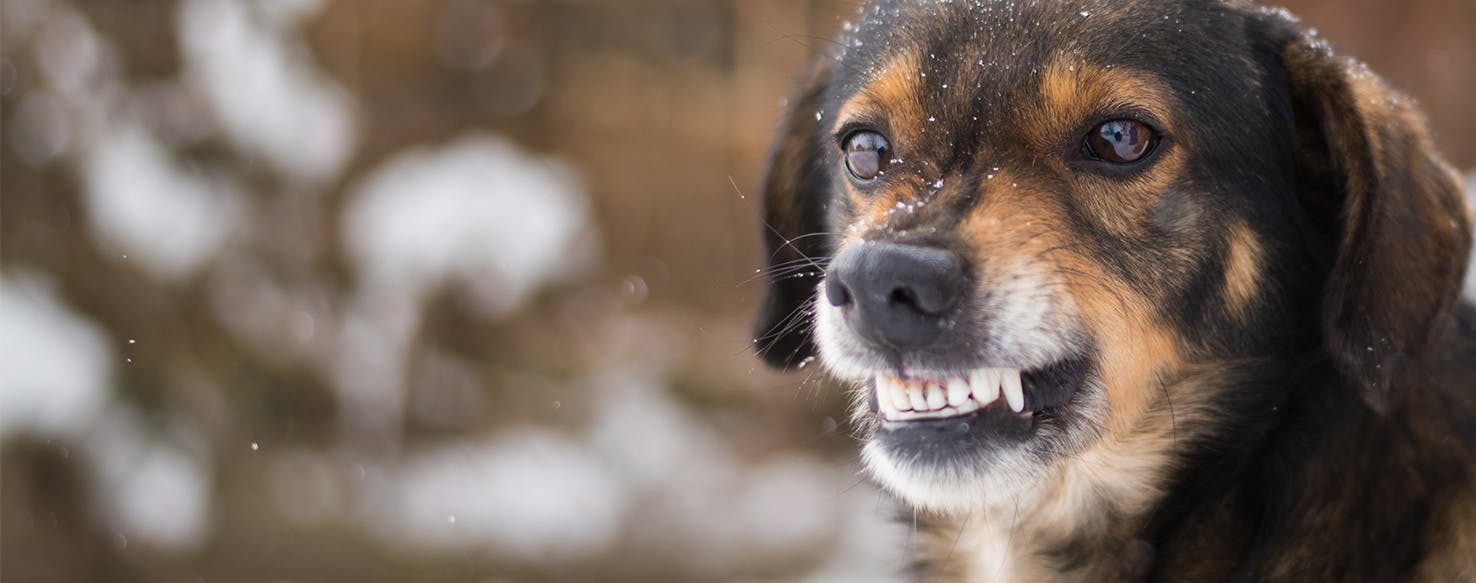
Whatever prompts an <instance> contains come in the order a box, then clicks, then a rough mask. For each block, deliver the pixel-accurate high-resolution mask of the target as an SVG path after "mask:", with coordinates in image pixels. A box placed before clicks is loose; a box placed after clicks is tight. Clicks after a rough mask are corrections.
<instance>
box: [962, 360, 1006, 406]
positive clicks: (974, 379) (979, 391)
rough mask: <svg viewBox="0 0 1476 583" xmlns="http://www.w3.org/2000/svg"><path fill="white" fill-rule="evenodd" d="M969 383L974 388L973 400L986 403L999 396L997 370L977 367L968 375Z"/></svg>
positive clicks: (982, 403)
mask: <svg viewBox="0 0 1476 583" xmlns="http://www.w3.org/2000/svg"><path fill="white" fill-rule="evenodd" d="M969 384H970V385H971V386H973V388H974V400H975V401H978V402H979V404H981V405H988V404H990V403H993V402H994V401H995V400H996V399H998V398H999V370H998V369H993V368H984V369H979V370H976V371H974V372H973V374H971V375H970V379H969Z"/></svg>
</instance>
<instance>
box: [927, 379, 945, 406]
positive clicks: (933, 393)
mask: <svg viewBox="0 0 1476 583" xmlns="http://www.w3.org/2000/svg"><path fill="white" fill-rule="evenodd" d="M927 391H928V395H927V397H928V410H929V411H937V410H939V409H942V408H944V407H947V406H948V397H946V396H944V394H943V387H940V386H938V383H937V382H936V381H928V385H927Z"/></svg>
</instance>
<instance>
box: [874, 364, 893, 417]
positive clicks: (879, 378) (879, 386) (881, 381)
mask: <svg viewBox="0 0 1476 583" xmlns="http://www.w3.org/2000/svg"><path fill="white" fill-rule="evenodd" d="M874 384H875V385H876V388H875V390H876V408H877V410H879V411H881V412H882V413H892V412H894V411H896V410H897V408H896V407H895V406H893V405H892V391H891V389H889V388H888V385H887V376H886V375H883V374H878V375H876V382H875V383H874Z"/></svg>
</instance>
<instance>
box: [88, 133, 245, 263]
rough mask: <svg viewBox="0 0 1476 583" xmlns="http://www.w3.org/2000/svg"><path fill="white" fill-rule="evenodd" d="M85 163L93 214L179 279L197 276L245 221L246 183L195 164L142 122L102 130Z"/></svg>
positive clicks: (132, 250) (121, 241)
mask: <svg viewBox="0 0 1476 583" xmlns="http://www.w3.org/2000/svg"><path fill="white" fill-rule="evenodd" d="M97 138H98V142H97V143H96V144H95V145H94V146H93V147H92V148H91V149H90V151H89V152H88V154H87V156H86V158H85V160H84V163H83V168H82V170H83V172H82V174H83V182H84V184H85V186H86V188H85V189H84V190H85V191H86V201H87V206H88V213H87V216H88V218H89V219H90V220H91V222H92V225H93V228H94V229H95V230H96V231H97V232H98V234H99V235H101V236H102V238H103V239H104V240H105V241H106V242H108V243H110V244H113V245H117V246H118V247H120V248H122V250H123V252H124V253H126V254H127V255H128V256H129V257H133V258H137V259H138V260H139V261H140V262H141V263H142V264H143V265H145V266H147V267H148V268H149V269H150V270H151V271H153V272H154V273H155V274H157V275H160V276H162V277H165V278H167V279H171V280H177V279H180V278H183V277H186V276H188V275H190V274H191V273H192V272H194V271H195V270H196V269H198V268H199V267H201V266H202V265H204V264H205V263H206V262H207V261H209V260H210V259H211V258H213V257H215V255H216V254H217V253H219V252H220V250H221V249H222V248H223V247H224V246H225V244H226V243H227V241H228V240H229V239H230V238H231V236H232V235H233V234H234V233H236V232H237V230H238V229H239V228H240V226H241V222H242V217H241V215H242V211H241V202H240V201H241V200H242V195H241V194H240V187H239V186H237V185H236V184H235V183H233V182H232V181H230V180H228V179H227V178H225V177H223V176H210V175H206V174H205V173H204V172H201V171H198V170H195V169H187V168H185V167H183V166H182V165H181V164H179V163H177V162H176V161H174V160H173V159H171V158H170V156H169V154H168V152H166V151H165V149H164V148H163V147H162V146H161V145H160V144H159V143H158V141H157V140H156V139H154V137H153V136H152V135H150V134H149V133H147V132H146V131H144V130H143V129H142V128H138V127H134V126H123V127H118V128H114V129H113V130H112V131H109V132H105V133H102V134H101V135H99V136H97Z"/></svg>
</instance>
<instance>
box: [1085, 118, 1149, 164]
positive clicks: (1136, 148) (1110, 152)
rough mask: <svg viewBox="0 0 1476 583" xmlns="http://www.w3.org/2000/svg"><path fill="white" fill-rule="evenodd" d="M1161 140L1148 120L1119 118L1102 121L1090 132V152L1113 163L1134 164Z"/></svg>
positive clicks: (1087, 143)
mask: <svg viewBox="0 0 1476 583" xmlns="http://www.w3.org/2000/svg"><path fill="white" fill-rule="evenodd" d="M1157 143H1158V134H1157V133H1156V132H1154V131H1153V128H1150V127H1148V125H1147V124H1145V123H1143V122H1140V121H1136V120H1131V119H1115V120H1112V121H1109V122H1107V123H1104V124H1102V125H1099V126H1097V127H1096V129H1093V130H1092V132H1091V133H1089V134H1087V137H1086V144H1084V145H1083V146H1082V147H1083V148H1085V149H1086V154H1087V155H1088V156H1090V157H1091V158H1092V159H1094V160H1102V161H1104V162H1111V163H1113V164H1131V163H1133V162H1137V161H1138V160H1142V159H1143V158H1144V157H1147V156H1148V154H1149V153H1152V152H1153V146H1154V145H1156V144H1157Z"/></svg>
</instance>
